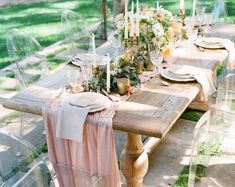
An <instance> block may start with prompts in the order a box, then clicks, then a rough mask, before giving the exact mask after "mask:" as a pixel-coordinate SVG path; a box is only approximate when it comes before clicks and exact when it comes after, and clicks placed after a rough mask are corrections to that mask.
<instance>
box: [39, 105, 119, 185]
mask: <svg viewBox="0 0 235 187" xmlns="http://www.w3.org/2000/svg"><path fill="white" fill-rule="evenodd" d="M58 108H59V102H58V101H57V102H53V103H52V102H48V103H47V104H46V105H45V106H44V107H43V119H44V124H45V129H46V138H47V144H48V152H49V159H50V161H51V162H52V164H53V166H54V168H55V171H56V173H57V177H58V181H59V184H60V186H61V187H86V186H89V184H90V182H91V180H92V178H90V176H93V175H98V176H100V177H102V178H103V186H104V187H118V186H120V181H119V170H118V164H117V158H116V151H115V143H114V135H113V129H112V118H113V116H114V114H115V111H114V109H113V108H112V107H110V108H108V109H106V110H103V111H101V112H96V113H93V114H89V115H88V116H87V119H86V122H85V125H84V132H83V142H82V143H78V142H76V141H72V140H65V139H59V138H57V137H56V127H55V125H56V120H57V115H58ZM60 165H63V166H62V167H60Z"/></svg>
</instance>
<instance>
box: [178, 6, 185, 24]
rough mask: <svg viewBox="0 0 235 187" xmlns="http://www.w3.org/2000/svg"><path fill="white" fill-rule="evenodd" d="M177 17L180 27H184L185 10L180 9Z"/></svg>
mask: <svg viewBox="0 0 235 187" xmlns="http://www.w3.org/2000/svg"><path fill="white" fill-rule="evenodd" d="M179 16H180V19H181V23H182V25H183V26H185V22H184V20H185V18H186V14H185V10H183V9H180V11H179Z"/></svg>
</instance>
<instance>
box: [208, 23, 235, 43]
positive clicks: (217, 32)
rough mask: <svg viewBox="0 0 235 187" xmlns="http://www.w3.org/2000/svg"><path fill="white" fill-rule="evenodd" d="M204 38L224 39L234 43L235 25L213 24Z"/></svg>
mask: <svg viewBox="0 0 235 187" xmlns="http://www.w3.org/2000/svg"><path fill="white" fill-rule="evenodd" d="M206 36H210V37H218V38H226V39H229V40H231V41H233V42H234V43H235V24H227V23H220V24H215V25H214V27H213V29H211V30H210V32H209V33H207V34H206Z"/></svg>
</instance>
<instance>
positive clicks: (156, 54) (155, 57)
mask: <svg viewBox="0 0 235 187" xmlns="http://www.w3.org/2000/svg"><path fill="white" fill-rule="evenodd" d="M150 60H151V62H152V63H153V65H154V77H155V78H156V81H155V82H156V83H160V82H161V81H160V80H159V79H158V78H159V66H160V65H161V63H162V61H163V55H162V53H161V51H160V50H159V48H158V47H155V48H153V49H152V50H151V51H150Z"/></svg>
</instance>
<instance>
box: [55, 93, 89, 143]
mask: <svg viewBox="0 0 235 187" xmlns="http://www.w3.org/2000/svg"><path fill="white" fill-rule="evenodd" d="M75 97H77V95H75ZM73 99H74V98H73ZM58 110H59V112H58V116H57V124H56V137H57V138H61V139H68V140H74V141H77V142H82V138H83V126H84V123H85V121H86V118H87V115H88V112H89V108H88V107H87V108H86V107H83V108H82V107H77V106H73V105H71V104H70V99H66V100H65V101H62V102H61V104H60V107H59V109H58Z"/></svg>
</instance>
